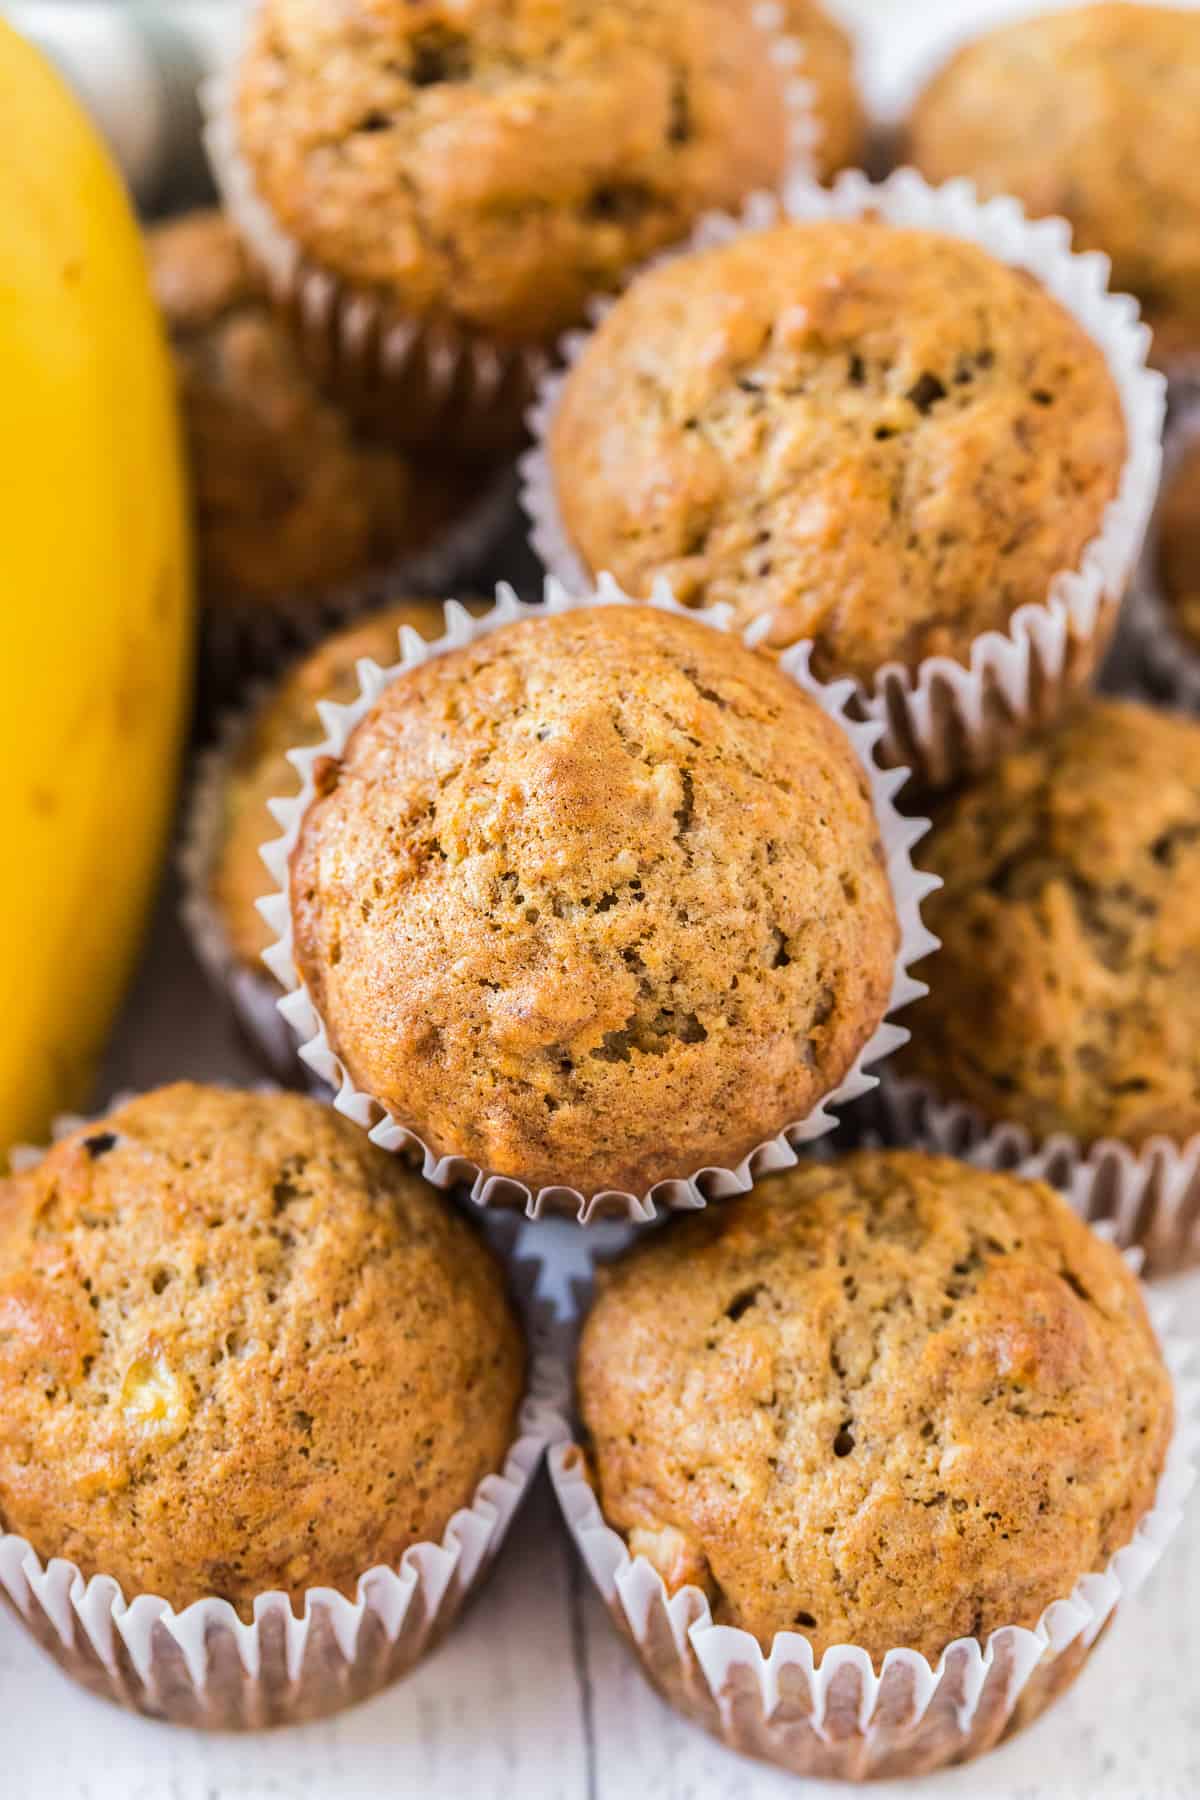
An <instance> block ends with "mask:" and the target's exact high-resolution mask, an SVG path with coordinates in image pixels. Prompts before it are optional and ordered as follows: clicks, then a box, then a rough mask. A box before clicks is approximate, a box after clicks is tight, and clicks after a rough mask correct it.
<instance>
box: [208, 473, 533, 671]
mask: <svg viewBox="0 0 1200 1800" xmlns="http://www.w3.org/2000/svg"><path fill="white" fill-rule="evenodd" d="M515 489H516V484H515V481H514V477H513V472H512V469H511V468H509V467H501V468H498V469H496V470H495V471H492V472H489V473H488V474H486V475H485V476H484V477H483V478H482V485H481V488H480V492H479V494H478V495H477V497H476V498H475V499H474V500H473V501H472V502H471V504H470V505H469V506H468V507H467V508H466V510H465V511H464V512H462V513H461V514H460V515H459V517H458V518H457V519H454V520H452V521H451V523H450V524H449V525H447V526H446V528H445V530H444V531H442V532H440V533H439V535H438V537H437V538H436V539H435V540H434V541H433V542H432V543H430V544H427V545H426V546H425V548H424V549H422V550H414V551H406V552H405V553H404V555H402V556H399V557H397V558H395V559H394V560H393V561H392V562H391V563H389V564H388V566H387V567H386V568H380V569H375V570H372V571H370V572H368V573H366V574H364V575H363V576H362V577H361V578H360V579H358V580H356V581H351V582H345V583H343V584H342V585H340V586H339V587H336V588H332V589H330V590H329V591H328V592H327V593H324V594H320V595H305V596H291V597H289V596H287V595H281V596H279V597H277V598H274V599H272V600H271V601H269V602H266V603H264V602H255V601H251V600H245V601H239V600H236V599H233V598H228V599H225V600H223V601H222V602H221V603H220V604H219V605H218V606H209V607H204V608H202V609H201V618H200V625H201V631H200V639H201V642H200V661H201V675H202V678H203V684H204V690H205V696H204V697H205V701H206V703H207V704H208V705H210V706H211V705H212V704H213V703H217V704H219V703H221V702H223V701H224V702H227V701H228V700H230V699H231V698H232V697H233V696H234V695H236V694H237V693H239V692H240V691H241V690H242V689H243V688H244V687H245V685H246V682H247V681H248V680H250V679H251V678H253V677H254V676H259V675H272V674H275V673H276V672H277V671H278V670H279V669H281V668H282V667H283V666H284V664H285V663H287V662H289V661H291V659H292V658H293V657H295V656H298V655H301V654H302V653H303V652H304V651H306V650H311V649H312V648H313V647H314V646H315V645H316V644H318V643H320V641H321V639H322V638H324V637H327V636H328V634H329V633H330V632H331V631H336V630H338V629H339V627H340V626H342V625H348V624H349V623H350V622H351V620H353V619H356V618H358V617H359V616H360V615H361V614H363V613H367V612H371V611H372V610H373V609H374V608H376V607H380V606H386V605H387V604H388V602H389V601H392V600H396V599H400V598H403V596H404V595H406V594H444V593H446V592H448V591H449V590H451V589H452V588H454V587H456V586H459V585H460V584H461V583H463V582H464V581H467V580H468V579H469V578H470V577H471V576H472V575H477V574H478V572H479V570H480V568H481V566H482V564H483V563H485V562H486V561H487V559H488V557H489V556H491V555H492V553H493V552H494V551H495V550H496V548H497V546H498V545H499V544H500V543H501V541H502V540H503V538H504V535H505V533H506V532H507V531H508V530H509V529H510V528H511V526H512V525H513V523H514V521H515V519H516V517H517V507H516V492H515Z"/></svg>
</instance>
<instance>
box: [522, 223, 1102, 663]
mask: <svg viewBox="0 0 1200 1800" xmlns="http://www.w3.org/2000/svg"><path fill="white" fill-rule="evenodd" d="M1124 456H1125V427H1124V420H1123V415H1122V409H1121V402H1120V397H1119V395H1118V392H1117V389H1116V386H1115V383H1114V382H1113V379H1112V377H1111V375H1110V373H1109V370H1108V368H1107V365H1106V363H1105V359H1104V356H1103V353H1102V352H1101V350H1100V349H1099V347H1098V346H1097V345H1096V344H1095V343H1093V342H1092V340H1091V339H1090V338H1088V337H1087V335H1086V334H1085V333H1084V331H1083V330H1082V328H1081V327H1080V326H1079V325H1078V324H1077V323H1076V321H1075V320H1074V319H1073V318H1072V317H1071V315H1070V314H1069V313H1068V312H1067V311H1066V310H1065V309H1064V308H1063V307H1062V306H1060V305H1059V304H1058V302H1057V301H1055V300H1054V299H1053V298H1052V297H1051V296H1050V295H1049V294H1048V293H1047V292H1046V291H1045V290H1044V289H1043V288H1042V287H1040V286H1039V285H1038V284H1037V283H1036V282H1035V281H1034V280H1033V279H1032V277H1030V276H1029V275H1027V274H1025V273H1024V272H1023V271H1020V270H1017V269H1012V268H1009V267H1007V266H1006V265H1005V264H1003V263H1000V262H998V261H996V260H995V259H994V258H993V257H991V256H989V255H988V254H987V253H986V252H985V251H983V250H980V249H979V248H978V247H977V246H975V245H974V244H970V243H967V242H965V241H964V240H961V239H957V238H951V237H946V236H943V235H940V234H937V233H931V232H924V231H916V230H910V229H905V228H901V227H898V226H893V225H890V224H887V223H885V222H883V221H880V220H875V219H852V220H831V221H822V222H819V223H800V222H788V223H782V224H779V225H776V226H773V227H771V228H769V229H767V230H765V231H757V232H750V233H746V234H744V235H742V236H741V237H739V238H737V239H735V240H734V241H733V242H731V243H728V244H725V245H721V246H719V247H717V248H714V249H710V250H706V251H702V252H700V253H698V254H695V255H691V256H687V257H681V258H677V259H675V260H673V261H670V262H668V263H666V264H664V265H663V266H661V267H659V268H657V269H654V270H651V271H650V272H649V273H647V274H645V275H642V276H640V277H639V278H638V280H636V281H635V282H634V283H633V284H632V286H631V287H630V288H629V289H628V290H627V292H626V293H625V294H624V295H623V296H622V298H621V299H620V300H619V301H618V302H617V304H616V305H615V306H614V307H613V309H612V310H611V312H610V313H609V314H608V316H607V318H605V320H604V321H603V322H602V324H601V325H600V326H599V327H598V329H597V330H596V332H595V333H594V334H593V336H592V337H591V339H590V340H589V342H588V343H587V345H586V346H585V348H584V351H583V354H582V356H581V357H580V359H579V361H578V362H577V363H576V365H575V367H574V368H573V369H572V371H571V373H570V374H569V376H568V377H567V380H566V382H565V384H564V386H563V389H562V393H561V396H560V400H559V404H558V407H557V409H556V412H555V416H554V418H553V421H552V424H551V429H550V440H549V457H550V466H551V471H552V474H553V478H554V482H555V486H556V489H557V495H558V504H559V509H560V511H561V514H562V518H563V523H564V525H565V527H566V531H567V535H568V537H569V538H570V540H571V541H572V543H573V544H574V547H575V549H576V551H577V552H578V554H579V556H580V557H581V559H582V561H583V563H584V564H585V566H586V567H587V568H588V569H589V570H590V571H592V572H593V573H599V572H600V571H602V570H610V571H611V572H612V573H613V574H614V575H615V576H616V577H617V579H618V581H620V582H621V584H622V585H623V586H624V587H625V589H626V591H627V592H629V593H634V594H638V595H644V594H646V593H647V592H648V591H649V589H650V586H651V584H652V583H653V581H654V578H655V577H656V576H659V575H665V576H666V577H667V579H668V580H669V581H670V583H671V587H672V589H673V591H674V593H675V595H676V597H677V598H678V599H679V600H682V601H683V602H685V603H686V604H689V605H706V604H707V605H711V604H712V603H713V602H716V601H721V602H725V603H726V604H728V605H730V606H731V607H732V608H733V611H734V616H735V619H736V620H737V622H738V624H739V625H745V624H748V623H749V622H750V621H751V620H752V619H755V618H757V617H759V616H761V615H764V614H770V615H772V625H771V629H770V632H769V635H768V638H767V642H768V643H770V644H772V645H775V646H777V647H781V646H783V645H786V644H792V643H796V642H798V641H799V640H800V639H802V638H812V639H813V641H814V652H813V668H814V671H815V672H816V673H817V674H819V675H821V676H823V677H825V678H828V677H829V676H831V675H852V676H854V677H855V678H856V679H858V680H859V681H861V682H863V683H870V681H871V679H872V677H873V676H874V675H875V673H876V672H877V671H878V670H879V669H880V668H881V667H882V666H883V665H884V664H885V663H889V662H899V663H902V664H904V665H906V666H907V667H908V668H910V669H912V668H914V667H915V666H916V665H917V664H918V663H920V662H921V661H922V660H923V659H924V658H925V657H929V656H937V655H944V656H951V657H954V658H956V659H957V660H959V661H965V660H966V659H967V656H968V652H969V649H970V646H971V644H972V642H973V640H974V639H975V638H977V637H978V636H979V634H980V633H981V632H984V631H987V630H990V629H997V630H1004V629H1006V628H1007V626H1008V623H1009V620H1010V618H1011V615H1012V614H1013V612H1014V611H1015V610H1016V609H1017V608H1018V607H1020V606H1022V605H1024V604H1025V603H1027V602H1039V603H1040V602H1043V601H1045V599H1046V596H1047V592H1048V590H1049V587H1050V583H1051V581H1052V579H1053V577H1054V576H1055V575H1056V574H1057V573H1059V572H1060V571H1061V570H1064V569H1069V568H1072V567H1075V566H1076V565H1077V564H1078V562H1079V560H1080V556H1081V553H1082V551H1083V550H1084V548H1085V546H1086V545H1087V544H1088V543H1089V542H1090V540H1091V539H1092V538H1093V537H1095V536H1096V535H1097V533H1098V532H1099V530H1100V528H1101V526H1102V523H1103V519H1104V513H1105V509H1106V507H1107V505H1108V503H1109V501H1110V500H1112V499H1113V498H1114V496H1115V494H1116V492H1117V488H1118V485H1119V481H1120V476H1121V470H1122V465H1123V461H1124Z"/></svg>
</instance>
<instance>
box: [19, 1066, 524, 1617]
mask: <svg viewBox="0 0 1200 1800" xmlns="http://www.w3.org/2000/svg"><path fill="white" fill-rule="evenodd" d="M524 1366H525V1352H524V1347H523V1343H522V1336H521V1332H520V1329H519V1327H518V1324H517V1322H516V1319H515V1317H514V1316H513V1313H512V1310H511V1307H510V1305H509V1302H508V1299H507V1296H506V1293H505V1288H504V1281H503V1276H502V1274H501V1270H500V1268H499V1265H498V1264H497V1263H496V1262H495V1260H494V1259H493V1257H492V1255H491V1253H490V1251H489V1250H488V1249H487V1248H486V1246H485V1245H484V1244H483V1243H482V1242H481V1241H480V1240H479V1239H478V1238H477V1237H476V1236H475V1234H474V1233H473V1232H472V1231H471V1230H470V1229H469V1228H468V1227H467V1225H466V1224H465V1223H464V1222H463V1221H462V1220H460V1219H459V1218H458V1217H457V1216H456V1215H455V1213H454V1212H453V1211H452V1210H451V1209H450V1207H449V1206H447V1204H446V1203H445V1202H444V1201H443V1200H442V1199H441V1198H439V1196H437V1195H436V1194H434V1193H433V1192H432V1190H430V1189H429V1188H427V1187H426V1186H425V1185H424V1184H423V1183H422V1182H421V1181H419V1180H418V1179H417V1178H416V1177H415V1176H414V1175H412V1174H410V1173H408V1172H407V1171H406V1170H405V1169H404V1168H403V1166H402V1165H401V1164H400V1163H399V1162H397V1161H396V1160H395V1159H394V1158H392V1157H389V1156H387V1155H386V1154H385V1153H384V1152H383V1151H379V1150H376V1149H375V1148H374V1146H373V1145H371V1144H370V1143H368V1141H367V1139H366V1138H365V1136H364V1135H363V1133H362V1132H361V1131H359V1130H358V1129H357V1127H355V1126H353V1125H351V1124H350V1123H349V1122H348V1121H347V1120H345V1119H342V1118H340V1117H339V1116H338V1114H336V1113H335V1112H333V1111H332V1109H331V1108H329V1107H326V1106H321V1105H319V1104H317V1102H315V1101H312V1100H305V1099H301V1098H298V1097H296V1096H292V1095H283V1094H251V1093H234V1092H232V1091H228V1090H223V1089H219V1088H206V1087H198V1086H194V1085H191V1084H180V1085H178V1086H174V1087H167V1088H162V1089H160V1090H159V1091H158V1092H156V1093H152V1094H147V1095H145V1096H143V1097H142V1098H140V1099H137V1100H134V1101H132V1102H130V1103H129V1104H128V1105H126V1106H122V1107H121V1108H119V1109H118V1110H117V1111H116V1112H114V1113H113V1114H111V1115H110V1116H109V1117H108V1118H106V1119H104V1120H102V1121H101V1122H99V1123H97V1124H91V1125H87V1126H84V1127H81V1128H80V1129H79V1130H78V1131H76V1132H74V1133H72V1135H71V1136H70V1137H69V1138H67V1139H66V1140H64V1141H63V1142H62V1143H61V1144H59V1145H57V1146H56V1147H55V1148H54V1149H52V1150H51V1151H49V1152H48V1154H47V1155H46V1157H45V1159H44V1160H43V1162H42V1163H41V1164H40V1165H39V1166H38V1167H37V1168H36V1169H34V1170H32V1171H30V1172H28V1173H25V1174H21V1175H15V1176H10V1177H9V1178H8V1179H7V1180H5V1181H3V1182H2V1183H0V1524H2V1525H3V1527H4V1529H6V1530H8V1531H14V1532H19V1533H20V1534H21V1535H22V1536H24V1537H25V1538H27V1539H28V1540H29V1542H30V1543H31V1544H32V1545H33V1547H34V1549H35V1550H36V1551H37V1553H38V1555H39V1556H41V1557H42V1558H49V1557H52V1556H63V1557H67V1558H69V1559H70V1560H71V1561H73V1562H75V1563H77V1564H78V1566H79V1567H80V1569H81V1570H82V1571H83V1574H84V1575H85V1576H87V1577H90V1576H92V1575H95V1574H106V1575H111V1576H114V1577H115V1578H116V1580H117V1581H118V1582H119V1583H120V1584H121V1587H122V1589H123V1591H124V1593H125V1596H126V1598H127V1599H130V1600H131V1599H132V1598H133V1597H134V1596H135V1595H136V1594H139V1593H153V1594H158V1595H160V1596H162V1598H164V1599H165V1600H167V1601H168V1602H169V1603H170V1604H171V1605H172V1606H175V1607H182V1606H186V1605H188V1604H189V1603H190V1602H191V1601H193V1600H197V1599H200V1598H202V1597H204V1596H206V1595H216V1596H219V1597H221V1598H224V1599H227V1600H229V1601H230V1602H231V1603H232V1604H233V1605H234V1606H235V1607H236V1608H237V1610H238V1612H239V1613H240V1614H241V1616H242V1618H243V1619H245V1620H249V1619H250V1618H251V1616H252V1602H253V1599H254V1596H255V1595H256V1594H258V1593H262V1592H266V1591H269V1590H273V1589H282V1590H283V1591H285V1592H286V1593H288V1594H289V1595H290V1596H291V1598H292V1600H293V1602H296V1601H297V1600H298V1599H299V1598H300V1597H301V1596H302V1594H303V1592H304V1590H305V1589H306V1588H309V1587H314V1586H326V1587H334V1588H337V1589H339V1590H340V1591H341V1592H342V1593H344V1594H347V1595H348V1596H350V1597H351V1598H353V1597H354V1593H355V1587H356V1584H357V1581H358V1578H359V1576H360V1575H362V1574H364V1573H365V1572H366V1571H367V1570H368V1569H369V1568H372V1567H374V1566H375V1565H377V1564H381V1563H382V1564H389V1565H392V1566H394V1565H395V1564H396V1563H398V1561H399V1559H400V1557H401V1556H402V1555H403V1553H404V1551H405V1550H406V1549H407V1547H408V1546H409V1545H410V1544H413V1543H420V1542H425V1541H428V1540H438V1539H440V1537H441V1534H442V1531H443V1530H444V1528H445V1526H446V1524H447V1522H448V1521H449V1519H450V1517H451V1515H452V1514H453V1513H454V1512H455V1511H456V1510H457V1509H458V1508H459V1507H461V1506H464V1505H468V1504H469V1503H470V1501H471V1499H472V1497H473V1494H474V1490H475V1487H476V1485H477V1483H478V1482H479V1481H480V1480H481V1479H482V1477H483V1476H484V1475H486V1474H488V1473H489V1472H491V1471H493V1470H495V1469H498V1468H500V1467H502V1466H503V1462H504V1458H505V1456H506V1454H507V1451H508V1449H509V1447H510V1445H511V1443H512V1440H513V1437H514V1435H515V1431H516V1416H517V1408H518V1404H519V1401H520V1396H521V1392H522V1388H523V1384H524Z"/></svg>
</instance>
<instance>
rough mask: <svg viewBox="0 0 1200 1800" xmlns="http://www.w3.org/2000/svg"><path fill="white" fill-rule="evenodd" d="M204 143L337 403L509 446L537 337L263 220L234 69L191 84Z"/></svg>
mask: <svg viewBox="0 0 1200 1800" xmlns="http://www.w3.org/2000/svg"><path fill="white" fill-rule="evenodd" d="M754 22H755V24H756V25H757V27H758V28H759V29H760V30H761V31H763V32H764V33H765V34H767V36H768V38H769V48H768V55H769V56H770V58H771V60H772V62H774V63H775V64H776V65H777V66H778V67H779V69H780V70H781V73H782V79H783V91H784V96H785V99H786V101H787V104H788V109H789V112H790V115H791V129H790V152H791V157H792V160H793V162H794V164H795V166H796V167H797V168H802V169H805V170H807V169H810V168H811V167H812V166H813V164H812V156H813V149H814V146H815V144H816V143H817V142H818V141H819V131H820V125H819V122H818V120H817V117H816V115H815V112H814V110H813V106H812V88H811V85H810V84H809V83H808V82H807V81H805V80H804V78H803V64H804V48H803V45H802V44H801V43H800V42H798V41H797V40H796V39H795V38H792V37H789V36H788V35H787V34H786V33H785V32H784V29H783V26H784V22H785V21H784V12H783V8H782V7H781V6H779V5H777V4H774V0H768V3H766V4H760V5H758V6H756V7H755V9H754ZM201 103H202V106H203V109H204V113H205V117H206V121H207V123H206V129H205V142H206V144H207V146H208V155H209V161H210V164H211V166H212V171H213V175H214V177H215V179H216V183H217V186H218V187H219V189H220V190H221V197H222V199H223V201H224V203H225V205H226V207H227V208H228V210H229V212H230V213H231V214H232V216H233V218H234V219H235V220H236V222H237V225H238V229H239V230H240V231H241V233H242V236H243V237H244V238H245V240H246V243H247V245H248V246H249V248H250V249H251V250H252V252H253V254H254V255H255V257H256V260H257V261H258V262H259V264H260V265H261V267H262V269H263V272H264V274H265V276H266V278H267V281H268V284H269V286H270V290H271V293H272V296H273V298H274V300H275V302H276V304H277V305H279V306H280V307H282V309H283V310H284V312H285V314H286V316H287V318H288V320H289V322H290V324H291V327H292V330H293V333H294V335H295V338H296V342H297V343H298V345H299V347H300V349H301V352H302V354H303V355H304V357H305V360H306V361H307V362H308V364H309V366H310V367H311V368H312V370H313V371H314V374H315V375H316V376H317V378H318V379H319V380H321V381H322V382H323V383H324V384H325V385H326V386H328V387H330V388H333V389H336V391H337V392H338V393H339V394H340V395H341V397H342V399H343V401H344V403H345V404H346V405H347V407H348V408H349V409H350V410H351V411H352V412H356V413H358V414H360V415H364V414H365V415H367V416H370V417H371V418H372V419H373V420H374V421H375V422H376V423H377V424H378V423H381V422H383V421H384V420H385V419H386V423H387V426H388V429H389V431H390V433H391V434H392V435H393V436H394V437H396V438H397V440H401V439H402V440H405V441H408V442H410V443H414V444H418V445H419V444H428V443H440V444H443V445H445V444H456V445H457V446H458V447H459V448H461V449H467V450H473V451H480V450H482V451H487V450H504V449H511V448H512V446H513V445H514V444H517V443H519V442H520V440H521V438H522V435H523V425H524V418H525V413H526V411H527V409H528V407H529V404H530V402H531V401H532V399H533V396H534V393H535V391H536V387H537V382H538V379H539V377H540V376H541V375H542V373H543V371H544V370H545V369H546V368H547V367H548V364H549V360H550V351H549V349H548V348H547V347H545V346H542V345H509V344H502V343H498V342H495V341H494V340H492V339H489V338H486V337H482V336H480V335H477V334H476V335H473V334H471V333H469V332H466V331H463V330H460V329H459V328H457V327H456V326H455V325H454V324H453V323H452V322H451V321H450V320H447V319H422V318H418V317H416V316H414V315H412V314H409V313H406V312H404V311H403V309H402V308H400V307H399V306H397V305H396V303H395V302H394V301H393V300H391V299H390V298H389V297H388V296H387V295H385V294H383V293H381V292H372V291H369V290H356V289H354V288H352V287H350V286H349V285H348V284H346V283H344V282H343V281H341V280H340V278H339V277H338V276H337V275H335V274H334V273H333V272H332V271H330V270H328V269H325V268H323V267H321V266H320V265H319V264H318V263H316V262H315V261H313V260H312V259H311V258H310V257H308V256H306V255H305V253H304V251H303V250H302V249H301V247H300V245H299V244H298V243H297V242H296V241H295V239H293V238H292V237H290V236H289V235H288V234H287V233H286V232H285V231H284V230H283V229H282V227H281V226H280V225H279V223H278V222H277V220H276V219H275V218H274V216H273V214H272V213H271V211H270V209H269V207H268V206H267V205H266V203H265V202H264V201H263V199H262V197H261V195H260V194H259V193H258V191H257V189H256V188H255V185H254V179H253V176H252V174H251V171H250V169H249V167H248V165H247V163H246V162H245V160H244V159H243V158H242V156H241V154H240V152H239V148H238V137H237V124H236V113H235V107H234V70H232V69H230V70H227V71H226V72H225V73H224V74H222V75H219V76H216V77H214V78H213V79H212V80H211V81H209V82H208V83H207V84H206V85H205V87H204V88H203V90H202V93H201Z"/></svg>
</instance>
